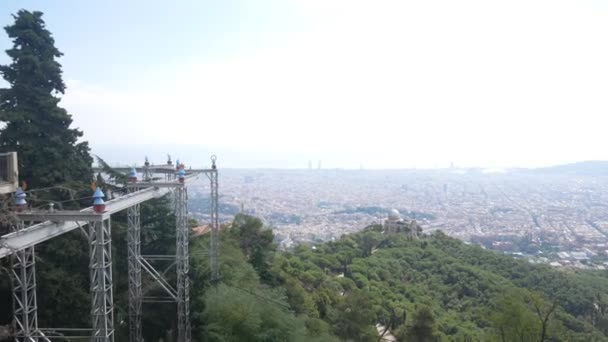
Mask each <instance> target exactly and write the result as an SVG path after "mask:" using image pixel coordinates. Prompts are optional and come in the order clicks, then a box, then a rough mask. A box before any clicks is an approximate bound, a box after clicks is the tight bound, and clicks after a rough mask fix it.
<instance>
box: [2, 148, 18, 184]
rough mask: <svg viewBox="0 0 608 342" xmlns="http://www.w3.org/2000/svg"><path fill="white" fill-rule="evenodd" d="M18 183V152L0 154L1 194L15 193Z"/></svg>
mask: <svg viewBox="0 0 608 342" xmlns="http://www.w3.org/2000/svg"><path fill="white" fill-rule="evenodd" d="M18 182H19V171H18V168H17V152H8V153H0V194H8V193H11V192H15V191H16V190H17V186H18Z"/></svg>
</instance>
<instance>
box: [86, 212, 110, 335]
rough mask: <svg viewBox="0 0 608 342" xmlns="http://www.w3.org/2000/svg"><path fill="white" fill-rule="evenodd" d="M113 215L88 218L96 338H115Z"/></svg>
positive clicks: (94, 332) (93, 325) (92, 313)
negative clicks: (104, 217) (93, 219)
mask: <svg viewBox="0 0 608 342" xmlns="http://www.w3.org/2000/svg"><path fill="white" fill-rule="evenodd" d="M111 227H112V226H111V221H110V219H107V220H104V221H101V222H89V243H90V253H91V255H90V263H89V268H90V272H91V319H92V323H93V324H92V327H93V332H92V334H91V341H93V342H113V341H114V299H113V294H112V228H111Z"/></svg>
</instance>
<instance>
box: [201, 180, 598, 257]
mask: <svg viewBox="0 0 608 342" xmlns="http://www.w3.org/2000/svg"><path fill="white" fill-rule="evenodd" d="M220 177H221V178H220V179H221V184H222V188H221V191H220V193H221V199H220V201H221V203H222V205H221V208H220V209H221V215H222V218H223V219H224V220H229V219H230V217H232V215H234V214H236V213H237V212H245V213H248V214H252V215H255V216H258V217H260V218H262V219H263V221H264V222H265V223H266V224H267V225H269V226H272V227H273V229H274V232H275V236H276V237H277V242H279V243H280V244H281V246H282V247H284V248H289V247H291V246H293V245H296V244H298V243H317V242H321V241H327V240H332V239H335V238H337V237H339V236H341V235H342V234H345V233H350V232H355V231H358V230H361V229H362V228H364V227H366V226H368V225H370V224H374V223H382V222H383V221H384V219H385V218H386V216H387V213H388V212H389V210H390V209H392V208H395V209H397V210H399V212H400V213H401V214H402V215H403V216H404V218H407V219H416V220H417V222H418V223H419V224H420V225H421V226H422V228H423V229H424V231H425V232H430V231H433V230H436V229H440V230H442V231H444V232H445V233H447V234H449V235H451V236H453V237H457V238H459V239H461V240H464V241H467V242H471V243H477V244H480V245H483V246H484V247H486V248H490V249H496V250H501V251H504V252H508V253H513V254H514V255H515V256H523V257H527V258H528V259H530V260H531V261H532V262H542V263H550V264H551V265H553V266H573V267H580V268H584V267H594V268H600V269H602V268H604V267H605V266H606V264H605V261H606V260H605V255H606V254H607V253H608V244H607V242H608V238H607V236H608V213H606V210H605V209H606V203H608V178H606V177H598V176H584V175H583V176H575V175H569V174H560V173H542V172H530V171H524V170H516V171H509V172H505V171H504V170H480V169H467V170H465V169H443V170H350V171H347V170H317V169H308V170H237V169H232V170H222V172H221V176H220ZM207 191H208V190H206V188H205V182H198V183H197V186H196V187H195V188H194V189H193V193H192V194H191V199H190V201H191V208H190V210H191V211H192V212H193V213H194V214H195V215H196V216H197V217H198V218H200V219H204V218H205V216H206V215H205V211H206V207H207V206H206V205H205V204H206V203H207V201H206V200H205V199H206V196H207Z"/></svg>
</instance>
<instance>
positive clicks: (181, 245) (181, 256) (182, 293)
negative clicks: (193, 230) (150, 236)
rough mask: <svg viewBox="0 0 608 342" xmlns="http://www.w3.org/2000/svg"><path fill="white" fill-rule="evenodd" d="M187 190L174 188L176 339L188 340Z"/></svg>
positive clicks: (179, 341)
mask: <svg viewBox="0 0 608 342" xmlns="http://www.w3.org/2000/svg"><path fill="white" fill-rule="evenodd" d="M187 200H188V199H187V192H186V189H185V187H184V188H181V187H180V188H176V189H175V209H176V212H175V218H176V263H177V265H176V267H177V341H178V342H190V340H191V335H190V334H191V331H190V280H189V277H188V271H189V254H188V244H189V236H190V234H189V233H190V232H189V229H188V222H187V213H188V209H187Z"/></svg>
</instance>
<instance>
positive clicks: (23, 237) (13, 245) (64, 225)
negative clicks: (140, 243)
mask: <svg viewBox="0 0 608 342" xmlns="http://www.w3.org/2000/svg"><path fill="white" fill-rule="evenodd" d="M170 191H171V190H170V188H167V187H165V188H160V187H159V188H156V187H155V188H147V189H143V190H139V191H136V192H133V193H130V194H128V195H125V196H121V197H119V198H116V199H113V200H111V201H107V202H106V212H105V213H103V214H97V215H100V216H102V218H103V219H106V218H107V217H109V216H110V215H112V214H114V213H116V212H119V211H122V210H125V209H127V208H129V207H132V206H134V205H136V204H140V203H142V202H145V201H148V200H150V199H153V198H159V197H162V196H164V195H166V194H168V193H169V192H170ZM92 211H93V208H92V207H89V208H86V209H83V210H81V211H80V212H82V213H85V214H87V213H90V212H92ZM87 222H90V221H86V220H84V221H65V222H50V221H49V222H43V223H39V224H36V225H33V226H30V227H27V228H25V229H22V230H20V231H17V232H14V233H10V234H6V235H3V236H2V237H0V259H1V258H4V257H6V256H7V255H10V254H11V253H13V252H14V251H18V250H21V249H24V248H27V247H32V246H34V245H36V244H39V243H41V242H44V241H47V240H50V239H52V238H54V237H57V236H59V235H62V234H65V233H67V232H70V231H72V230H74V229H76V228H78V227H79V226H84V225H86V224H87Z"/></svg>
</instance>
